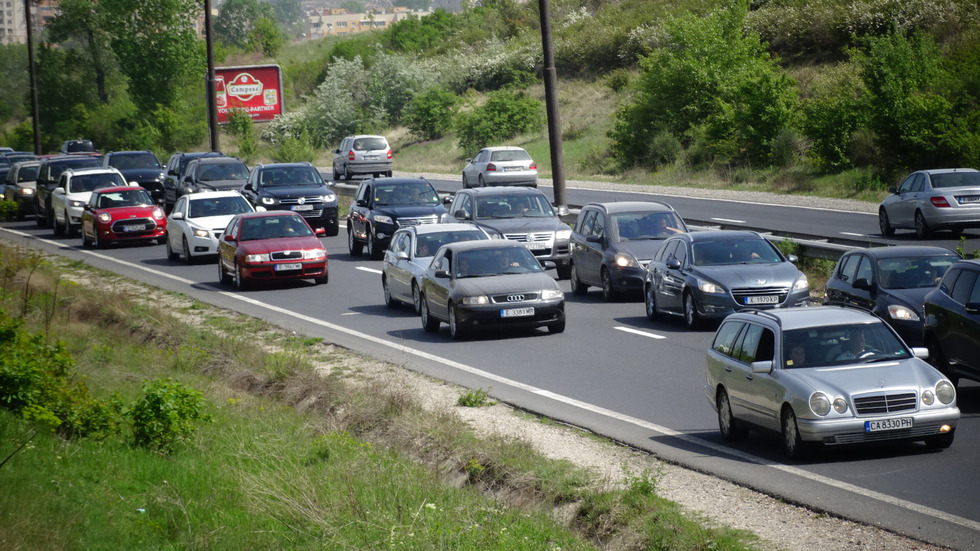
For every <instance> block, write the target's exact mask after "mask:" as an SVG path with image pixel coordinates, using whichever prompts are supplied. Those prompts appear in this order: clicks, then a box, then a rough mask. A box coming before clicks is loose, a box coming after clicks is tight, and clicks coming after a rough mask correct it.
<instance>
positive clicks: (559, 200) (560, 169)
mask: <svg viewBox="0 0 980 551" xmlns="http://www.w3.org/2000/svg"><path fill="white" fill-rule="evenodd" d="M538 10H539V11H540V12H541V46H542V48H544V101H545V107H546V109H547V112H548V144H549V145H550V146H551V177H552V179H553V181H554V186H555V187H554V189H555V208H556V209H558V214H559V215H566V214H568V202H567V201H566V200H565V159H564V153H563V152H562V147H561V116H560V115H559V113H558V77H557V74H556V73H555V53H554V47H553V46H552V42H551V8H550V7H549V6H548V0H538Z"/></svg>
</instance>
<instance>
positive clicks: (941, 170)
mask: <svg viewBox="0 0 980 551" xmlns="http://www.w3.org/2000/svg"><path fill="white" fill-rule="evenodd" d="M920 172H925V173H926V174H950V173H952V172H980V171H978V170H977V169H975V168H930V169H928V170H921V171H920Z"/></svg>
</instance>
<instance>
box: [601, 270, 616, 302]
mask: <svg viewBox="0 0 980 551" xmlns="http://www.w3.org/2000/svg"><path fill="white" fill-rule="evenodd" d="M599 279H600V281H601V282H602V298H603V299H605V301H606V302H612V301H614V300H616V295H617V293H616V289H613V284H612V276H611V275H609V270H607V269H605V268H603V269H602V271H601V272H599Z"/></svg>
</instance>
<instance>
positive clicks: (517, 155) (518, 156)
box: [490, 149, 531, 162]
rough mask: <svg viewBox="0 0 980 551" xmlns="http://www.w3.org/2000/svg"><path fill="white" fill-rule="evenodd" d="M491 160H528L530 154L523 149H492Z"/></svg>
mask: <svg viewBox="0 0 980 551" xmlns="http://www.w3.org/2000/svg"><path fill="white" fill-rule="evenodd" d="M490 160H491V161H497V162H503V161H530V160H531V156H530V155H528V154H527V151H524V150H523V149H506V150H504V151H494V152H493V153H491V154H490Z"/></svg>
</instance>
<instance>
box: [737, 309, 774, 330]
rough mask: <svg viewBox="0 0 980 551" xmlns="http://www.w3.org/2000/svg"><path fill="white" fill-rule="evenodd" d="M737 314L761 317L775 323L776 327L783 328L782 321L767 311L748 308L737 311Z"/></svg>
mask: <svg viewBox="0 0 980 551" xmlns="http://www.w3.org/2000/svg"><path fill="white" fill-rule="evenodd" d="M738 312H739V313H740V314H743V313H744V314H755V315H757V316H762V317H764V318H769V319H771V320H772V321H774V322H776V325H777V326H779V327H780V328H782V327H783V320H781V319H779V317H778V316H775V315H773V314H772V312H769V311H768V310H759V309H757V308H748V309H745V310H739V311H738Z"/></svg>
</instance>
